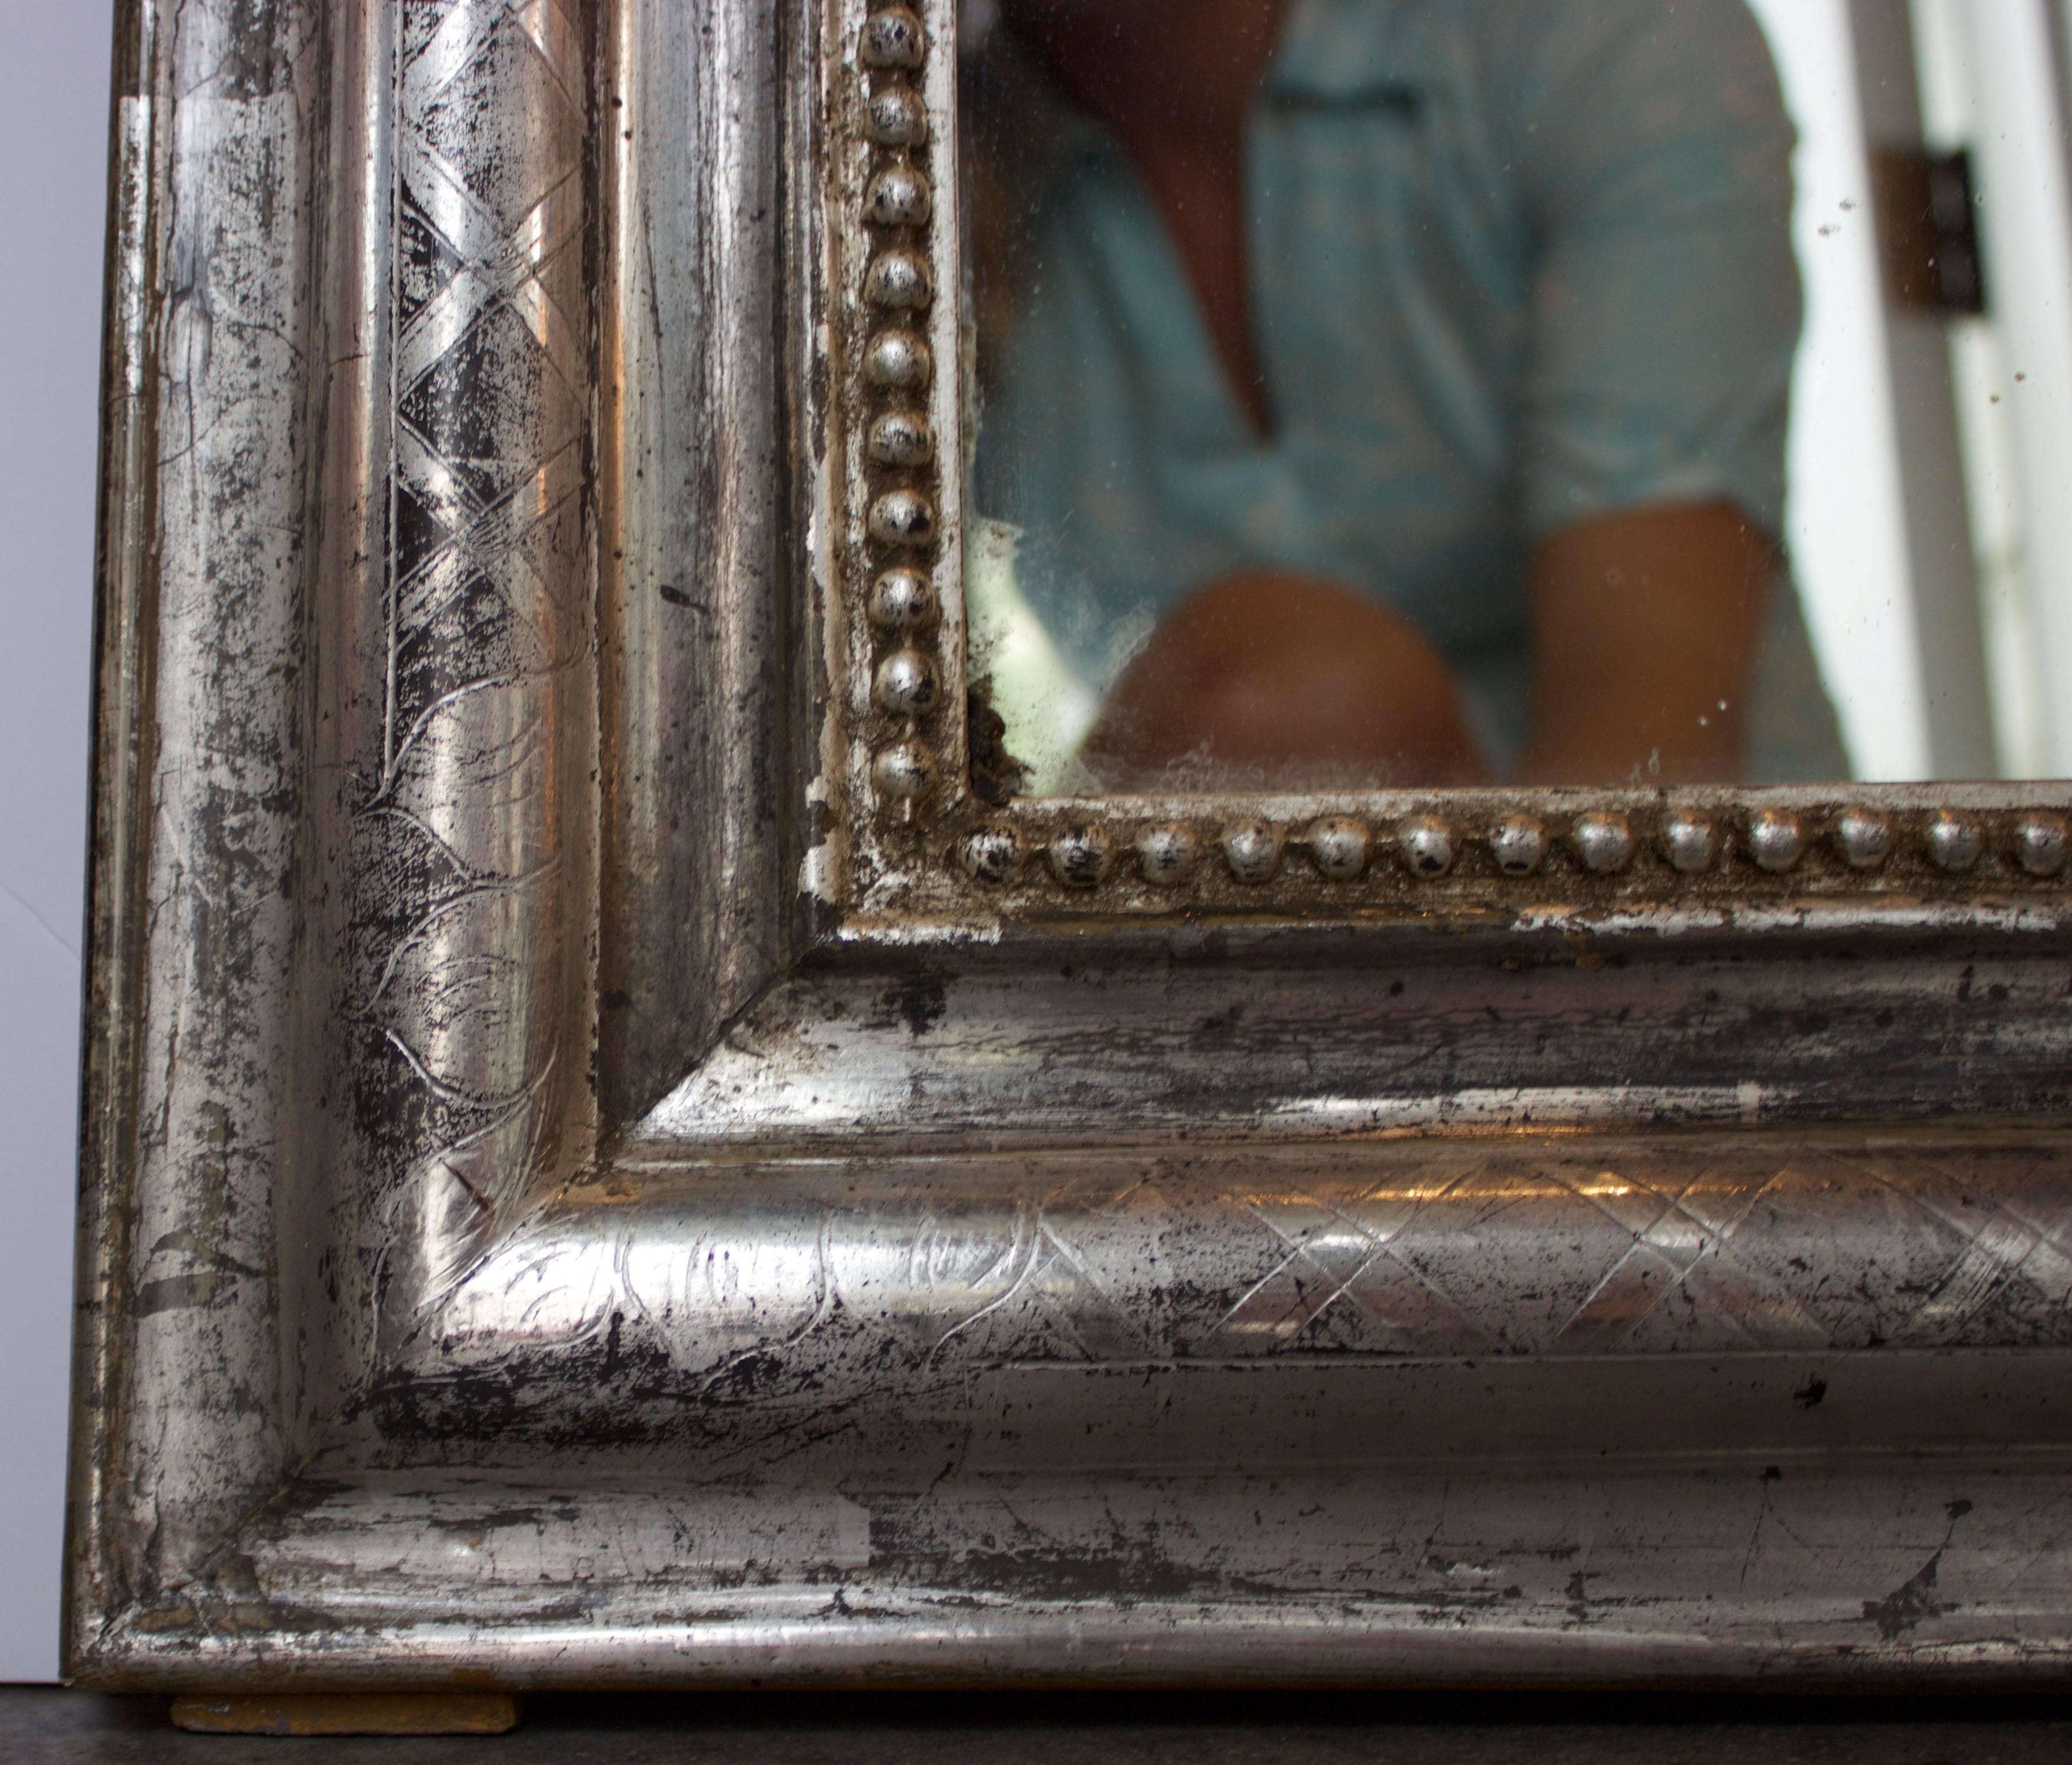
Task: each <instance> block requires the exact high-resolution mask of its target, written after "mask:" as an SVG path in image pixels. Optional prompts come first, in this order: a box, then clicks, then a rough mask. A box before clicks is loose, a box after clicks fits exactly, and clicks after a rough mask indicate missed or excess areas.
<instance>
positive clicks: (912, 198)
mask: <svg viewBox="0 0 2072 1765" xmlns="http://www.w3.org/2000/svg"><path fill="white" fill-rule="evenodd" d="M931 195H932V193H931V191H930V190H929V188H928V180H927V179H926V178H924V177H923V176H922V175H921V174H920V173H919V172H918V171H915V169H914V168H913V167H911V166H887V167H886V168H885V170H884V171H881V172H880V173H878V175H877V176H876V177H875V178H874V179H871V180H870V186H869V187H868V188H867V189H865V191H864V193H863V218H864V219H865V220H867V221H869V222H870V224H872V225H873V226H875V227H923V226H926V225H927V221H928V214H929V209H930V206H931Z"/></svg>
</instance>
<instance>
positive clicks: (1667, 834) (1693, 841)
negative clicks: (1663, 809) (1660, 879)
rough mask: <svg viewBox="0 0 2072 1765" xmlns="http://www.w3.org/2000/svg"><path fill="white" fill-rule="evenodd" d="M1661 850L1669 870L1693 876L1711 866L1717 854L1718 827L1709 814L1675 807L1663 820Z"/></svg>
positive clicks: (1718, 844)
mask: <svg viewBox="0 0 2072 1765" xmlns="http://www.w3.org/2000/svg"><path fill="white" fill-rule="evenodd" d="M1662 850H1663V854H1664V856H1666V857H1667V858H1668V860H1669V863H1670V867H1671V869H1672V870H1678V871H1680V872H1681V873H1682V874H1683V875H1685V876H1696V875H1697V874H1699V873H1700V871H1704V870H1711V869H1712V865H1713V862H1714V861H1715V860H1716V859H1717V858H1718V857H1719V855H1720V830H1719V829H1718V828H1716V826H1714V825H1713V824H1712V817H1711V816H1709V815H1700V814H1697V813H1695V812H1693V811H1692V810H1689V809H1677V810H1675V811H1672V812H1671V814H1670V815H1669V817H1668V818H1667V820H1665V821H1663V824H1662Z"/></svg>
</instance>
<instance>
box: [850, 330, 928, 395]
mask: <svg viewBox="0 0 2072 1765" xmlns="http://www.w3.org/2000/svg"><path fill="white" fill-rule="evenodd" d="M934 373H935V362H934V360H933V359H932V358H931V356H929V354H928V345H927V342H926V341H925V340H924V339H923V338H922V336H921V335H920V334H919V332H918V331H879V332H878V334H877V335H875V336H874V337H873V338H872V339H870V342H869V343H868V344H865V346H864V351H863V377H864V378H865V380H867V381H870V383H871V385H874V386H882V387H883V388H884V389H886V391H887V392H902V393H913V392H919V391H920V390H921V389H922V388H923V387H924V386H926V385H927V384H928V381H929V380H930V378H931V376H933V375H934Z"/></svg>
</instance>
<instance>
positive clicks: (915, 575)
mask: <svg viewBox="0 0 2072 1765" xmlns="http://www.w3.org/2000/svg"><path fill="white" fill-rule="evenodd" d="M869 611H870V623H872V624H874V625H875V626H876V627H878V629H879V630H880V631H881V632H921V631H926V630H927V628H928V627H930V626H931V625H932V624H934V623H935V619H936V616H937V615H938V614H939V613H940V612H941V611H942V607H941V604H940V603H939V602H938V601H937V599H936V598H935V584H934V583H933V582H931V581H929V579H928V578H927V577H926V576H924V575H923V574H922V573H921V572H920V571H919V570H887V571H886V573H885V574H883V575H882V576H881V577H879V578H878V580H877V581H876V582H873V583H872V584H871V585H870V609H869Z"/></svg>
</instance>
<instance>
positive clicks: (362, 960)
mask: <svg viewBox="0 0 2072 1765" xmlns="http://www.w3.org/2000/svg"><path fill="white" fill-rule="evenodd" d="M393 55H394V58H395V60H394V68H395V72H394V76H393V77H394V80H395V98H394V106H395V108H394V123H393V130H394V136H393V138H394V143H395V146H394V155H395V158H394V167H393V204H394V206H393V211H392V212H391V216H390V227H391V229H392V232H391V237H392V248H391V249H392V252H393V255H392V257H391V258H390V288H389V323H390V325H391V326H392V327H393V343H392V344H391V345H390V348H391V350H392V352H393V356H392V360H391V364H390V387H391V392H390V395H389V399H388V401H386V402H385V408H384V412H383V417H384V426H385V430H386V439H387V441H388V443H389V450H388V456H387V457H388V483H387V508H386V532H385V533H384V536H383V539H384V562H385V565H386V568H385V570H384V572H383V574H382V575H381V577H380V607H379V611H378V615H374V616H370V617H368V619H366V620H365V621H364V627H363V629H364V630H365V632H367V634H368V637H370V638H371V639H372V640H373V642H374V644H376V646H378V647H377V648H376V651H375V653H373V654H372V655H370V656H366V657H364V660H363V667H364V669H365V670H366V673H367V675H368V677H369V689H370V698H372V702H371V703H370V704H369V706H368V715H367V717H366V719H365V722H366V734H367V741H366V746H365V747H364V749H363V750H362V751H360V752H359V753H358V754H356V755H354V756H352V759H353V763H354V765H355V771H356V776H355V778H354V780H353V790H352V802H351V815H352V825H353V835H354V841H355V847H356V850H355V852H354V854H353V870H354V874H355V878H356V887H357V890H358V905H357V910H356V915H355V922H354V925H353V928H352V931H353V937H354V941H355V944H356V946H357V948H356V962H355V969H356V977H357V980H358V986H357V988H356V994H357V996H356V998H354V999H353V1000H352V1007H351V1008H352V1010H353V1012H354V1014H355V1015H356V1017H357V1018H359V1019H360V1021H362V1022H364V1024H365V1025H366V1026H367V1029H368V1035H369V1039H370V1042H372V1041H373V1040H374V1039H378V1045H373V1046H368V1047H367V1048H366V1051H365V1055H364V1059H363V1064H362V1066H361V1069H360V1081H359V1082H360V1086H361V1088H362V1099H361V1102H360V1111H361V1113H362V1115H363V1117H364V1118H368V1119H370V1120H371V1121H372V1122H374V1123H375V1124H376V1126H375V1128H374V1130H373V1132H372V1135H371V1139H372V1146H373V1150H374V1155H375V1156H376V1158H379V1159H380V1160H381V1161H383V1162H385V1163H387V1164H389V1166H391V1167H392V1168H391V1172H390V1183H389V1187H388V1192H387V1194H386V1195H384V1197H382V1198H381V1200H380V1202H379V1203H377V1204H376V1211H375V1212H373V1213H372V1218H371V1221H370V1224H371V1226H372V1229H373V1230H374V1231H375V1232H376V1233H377V1234H378V1236H379V1248H378V1249H377V1250H376V1254H377V1255H378V1256H379V1257H381V1258H382V1259H383V1261H384V1266H383V1269H382V1273H381V1275H380V1282H381V1283H382V1286H383V1290H384V1294H389V1293H393V1291H394V1290H395V1289H396V1286H397V1282H399V1281H401V1282H403V1284H404V1286H405V1287H406V1288H407V1289H408V1290H410V1291H413V1292H414V1291H415V1290H417V1288H418V1287H419V1286H431V1287H434V1288H438V1287H442V1286H446V1285H450V1283H451V1282H454V1280H456V1279H458V1277H459V1276H460V1274H461V1273H463V1271H464V1269H466V1268H467V1265H468V1264H469V1262H470V1261H472V1260H473V1259H474V1258H475V1257H476V1256H477V1255H479V1253H480V1251H481V1249H483V1246H484V1245H487V1243H489V1242H491V1240H493V1239H494V1237H495V1235H496V1233H497V1232H498V1231H499V1230H500V1228H504V1227H505V1226H508V1224H509V1222H510V1221H511V1220H512V1219H514V1218H515V1217H516V1216H517V1214H518V1213H519V1212H520V1210H521V1209H522V1208H524V1205H525V1204H526V1203H527V1202H528V1200H529V1199H531V1195H532V1191H533V1189H534V1187H536V1186H537V1184H538V1183H541V1181H542V1180H544V1179H547V1178H549V1177H550V1176H551V1174H552V1173H553V1171H554V1170H555V1169H556V1168H557V1166H565V1164H566V1163H567V1162H569V1159H570V1158H571V1157H572V1155H573V1153H572V1149H571V1147H570V1146H569V1145H568V1144H567V1137H569V1136H570V1135H572V1134H575V1133H579V1131H580V1121H579V1118H574V1110H575V1108H576V1106H577V1105H576V1099H577V1097H578V1096H579V1095H580V1092H581V1078H582V1069H583V1068H586V1066H587V1064H588V1061H589V1039H590V1038H589V1035H588V1031H587V1018H588V1013H587V1011H586V1010H585V1009H584V1007H583V1000H582V991H580V990H578V989H579V988H581V989H582V990H587V974H586V972H585V971H586V958H587V955H588V949H587V944H588V940H586V937H585V936H584V934H583V932H582V915H583V913H584V903H585V900H586V898H587V896H588V895H589V893H590V891H589V890H588V889H587V887H586V886H585V881H584V878H583V874H582V873H583V871H584V870H585V868H586V862H587V855H586V846H587V844H588V841H589V839H590V837H591V836H590V832H589V828H590V823H591V821H592V819H593V817H594V806H593V803H592V800H591V795H590V786H589V782H588V775H589V771H590V762H589V758H588V756H589V753H590V747H591V743H592V740H593V738H592V737H591V736H590V734H589V733H588V732H587V731H586V730H585V729H584V728H583V724H584V721H585V719H584V708H585V707H586V706H587V705H588V704H589V703H590V697H591V695H590V690H589V689H588V685H587V683H586V679H585V676H586V673H587V671H588V669H589V665H590V664H589V658H590V599H591V595H592V574H591V572H590V567H589V555H588V553H589V545H590V541H589V533H588V529H587V524H586V469H587V454H586V446H585V434H586V422H587V420H588V416H589V402H590V385H589V355H590V342H589V337H588V335H587V331H588V323H589V316H588V306H589V292H588V289H587V287H586V276H585V270H586V265H585V241H586V237H587V235H586V195H585V171H584V163H583V158H584V143H585V138H586V134H587V133H588V129H589V104H590V90H589V72H588V67H587V63H586V56H585V53H584V36H583V27H582V25H581V24H580V23H579V22H578V20H577V19H575V18H574V17H573V16H571V14H570V12H569V10H568V9H567V8H566V7H565V6H563V5H562V4H561V3H559V0H405V3H404V4H403V5H401V6H400V7H398V8H397V16H396V28H395V33H394V43H393ZM376 693H378V698H373V695H374V694H376ZM405 1259H408V1263H409V1275H408V1277H407V1279H405V1276H404V1264H405ZM388 1303H389V1302H388V1301H387V1300H386V1299H385V1298H384V1306H386V1305H388Z"/></svg>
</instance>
